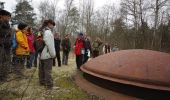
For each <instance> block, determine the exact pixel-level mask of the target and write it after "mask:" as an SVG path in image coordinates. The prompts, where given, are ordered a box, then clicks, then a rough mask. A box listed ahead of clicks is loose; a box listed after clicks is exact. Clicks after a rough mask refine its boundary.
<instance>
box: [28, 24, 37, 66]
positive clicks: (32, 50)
mask: <svg viewBox="0 0 170 100" xmlns="http://www.w3.org/2000/svg"><path fill="white" fill-rule="evenodd" d="M26 35H27V40H28V46H29V50H30V54H29V56H28V57H27V65H26V67H27V68H29V69H30V68H31V67H32V63H33V60H34V55H35V48H34V45H33V43H34V35H33V32H32V28H31V27H28V30H27V34H26Z"/></svg>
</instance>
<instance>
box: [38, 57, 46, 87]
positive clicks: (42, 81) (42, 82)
mask: <svg viewBox="0 0 170 100" xmlns="http://www.w3.org/2000/svg"><path fill="white" fill-rule="evenodd" d="M44 66H45V65H44V61H43V60H40V62H39V70H38V75H39V83H40V85H45V74H44V73H45V69H44Z"/></svg>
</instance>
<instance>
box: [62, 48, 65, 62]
mask: <svg viewBox="0 0 170 100" xmlns="http://www.w3.org/2000/svg"><path fill="white" fill-rule="evenodd" d="M62 64H63V65H65V52H64V51H63V58H62Z"/></svg>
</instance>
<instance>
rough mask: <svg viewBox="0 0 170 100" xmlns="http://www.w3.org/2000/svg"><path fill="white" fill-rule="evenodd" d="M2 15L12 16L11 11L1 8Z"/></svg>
mask: <svg viewBox="0 0 170 100" xmlns="http://www.w3.org/2000/svg"><path fill="white" fill-rule="evenodd" d="M0 15H1V16H10V17H11V13H10V12H8V11H6V10H0Z"/></svg>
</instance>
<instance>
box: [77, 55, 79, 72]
mask: <svg viewBox="0 0 170 100" xmlns="http://www.w3.org/2000/svg"><path fill="white" fill-rule="evenodd" d="M76 65H77V69H79V56H78V55H76Z"/></svg>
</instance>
